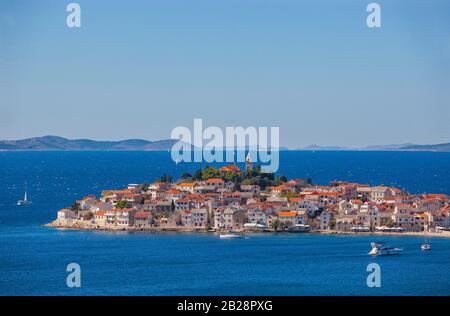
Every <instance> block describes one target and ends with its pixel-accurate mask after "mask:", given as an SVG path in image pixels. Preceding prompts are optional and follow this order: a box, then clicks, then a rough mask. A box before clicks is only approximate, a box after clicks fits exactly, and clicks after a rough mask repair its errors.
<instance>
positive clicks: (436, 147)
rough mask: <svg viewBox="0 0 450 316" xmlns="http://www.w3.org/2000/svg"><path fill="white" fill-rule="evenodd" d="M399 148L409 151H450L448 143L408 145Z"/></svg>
mask: <svg viewBox="0 0 450 316" xmlns="http://www.w3.org/2000/svg"><path fill="white" fill-rule="evenodd" d="M401 150H408V151H409V150H411V151H450V143H444V144H436V145H410V146H405V147H402V148H401Z"/></svg>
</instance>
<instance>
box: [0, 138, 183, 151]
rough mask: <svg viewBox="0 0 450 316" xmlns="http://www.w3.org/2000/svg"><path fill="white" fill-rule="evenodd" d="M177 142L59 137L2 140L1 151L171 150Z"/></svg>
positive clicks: (168, 140)
mask: <svg viewBox="0 0 450 316" xmlns="http://www.w3.org/2000/svg"><path fill="white" fill-rule="evenodd" d="M176 142H177V140H174V139H165V140H158V141H149V140H144V139H126V140H119V141H97V140H91V139H67V138H63V137H58V136H43V137H34V138H27V139H21V140H0V150H7V151H17V150H37V151H38V150H154V151H157V150H170V149H171V148H172V146H173V144H174V143H176Z"/></svg>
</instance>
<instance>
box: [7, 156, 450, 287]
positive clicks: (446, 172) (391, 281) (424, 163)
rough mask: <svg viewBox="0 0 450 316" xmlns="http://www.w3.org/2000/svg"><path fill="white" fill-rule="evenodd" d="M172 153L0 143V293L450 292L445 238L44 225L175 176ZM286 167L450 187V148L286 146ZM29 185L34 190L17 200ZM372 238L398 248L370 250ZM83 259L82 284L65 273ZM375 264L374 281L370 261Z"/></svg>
mask: <svg viewBox="0 0 450 316" xmlns="http://www.w3.org/2000/svg"><path fill="white" fill-rule="evenodd" d="M201 166H202V165H201V164H190V163H179V164H176V163H174V162H173V161H172V160H171V158H170V153H169V152H136V151H131V152H125V151H124V152H83V151H77V152H66V151H61V152H58V151H55V152H0V295H450V239H445V238H431V240H430V242H431V244H432V247H433V249H432V250H431V251H429V252H422V251H421V250H420V245H421V243H422V242H423V239H422V238H421V237H415V236H414V237H412V236H382V237H377V239H376V240H374V237H373V236H370V235H363V234H362V235H351V236H348V235H345V236H344V235H317V234H288V233H279V234H255V235H250V236H248V237H247V238H243V239H231V240H223V239H219V238H218V236H217V235H215V234H212V233H145V232H95V231H76V230H60V229H55V228H44V227H42V225H43V224H45V223H48V222H50V221H52V220H54V219H55V218H56V212H57V211H58V210H59V209H61V208H63V207H66V206H70V205H71V204H72V203H73V202H74V201H75V200H76V199H79V198H81V197H83V196H84V195H87V194H96V195H99V194H100V192H101V190H103V189H118V188H122V187H125V186H127V184H129V183H144V182H151V181H154V180H156V179H158V178H159V177H160V175H161V174H168V175H172V176H173V177H174V178H177V177H178V176H180V175H181V174H182V173H184V172H186V171H187V172H194V171H195V170H196V169H197V168H199V167H201ZM278 173H279V174H284V175H286V176H287V177H289V178H295V177H298V178H312V180H313V182H314V183H316V184H327V183H328V182H329V181H333V180H346V181H353V182H359V183H367V184H371V185H379V184H384V185H392V186H396V187H398V188H402V189H406V190H408V191H409V192H411V193H447V194H450V153H438V152H369V151H316V152H313V151H282V152H280V169H279V172H278ZM25 186H26V187H27V191H28V197H29V199H30V200H31V201H32V204H31V205H28V206H17V205H16V204H17V201H18V200H20V199H22V198H23V195H24V192H25ZM372 241H384V242H386V243H388V244H389V245H391V246H395V247H400V248H403V249H404V251H403V253H402V254H401V255H399V256H390V257H376V258H373V257H371V256H369V255H368V252H369V251H370V249H371V247H370V243H371V242H372ZM71 263H76V264H78V265H79V267H80V287H69V286H68V285H67V279H68V278H70V277H71V272H72V271H71V270H69V271H67V267H68V265H69V264H71ZM373 263H376V264H378V267H379V275H377V279H378V280H380V283H379V287H371V286H369V285H373V283H371V282H369V283H368V282H367V280H368V279H369V281H370V280H372V276H371V274H372V273H373V271H374V270H372V269H371V268H370V267H371V266H370V264H373Z"/></svg>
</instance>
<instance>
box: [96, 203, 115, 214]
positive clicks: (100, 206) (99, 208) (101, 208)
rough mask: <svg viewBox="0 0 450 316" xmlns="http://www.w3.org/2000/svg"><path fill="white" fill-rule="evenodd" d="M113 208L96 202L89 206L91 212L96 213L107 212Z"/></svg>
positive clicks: (108, 204)
mask: <svg viewBox="0 0 450 316" xmlns="http://www.w3.org/2000/svg"><path fill="white" fill-rule="evenodd" d="M112 208H113V205H112V204H111V203H107V202H101V201H97V202H96V203H94V204H93V205H92V206H91V212H93V213H97V212H99V211H108V210H110V209H112Z"/></svg>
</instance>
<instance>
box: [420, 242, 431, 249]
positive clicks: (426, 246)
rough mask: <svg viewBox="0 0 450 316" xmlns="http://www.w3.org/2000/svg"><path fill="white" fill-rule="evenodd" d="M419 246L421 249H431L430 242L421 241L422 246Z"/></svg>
mask: <svg viewBox="0 0 450 316" xmlns="http://www.w3.org/2000/svg"><path fill="white" fill-rule="evenodd" d="M420 248H421V249H422V250H423V251H428V250H431V244H429V243H423V244H422V246H420Z"/></svg>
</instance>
